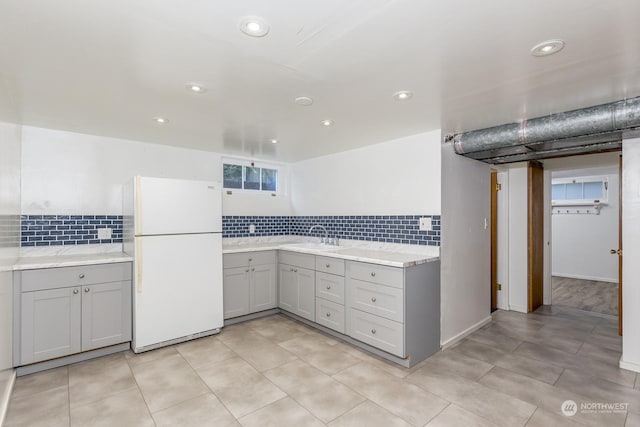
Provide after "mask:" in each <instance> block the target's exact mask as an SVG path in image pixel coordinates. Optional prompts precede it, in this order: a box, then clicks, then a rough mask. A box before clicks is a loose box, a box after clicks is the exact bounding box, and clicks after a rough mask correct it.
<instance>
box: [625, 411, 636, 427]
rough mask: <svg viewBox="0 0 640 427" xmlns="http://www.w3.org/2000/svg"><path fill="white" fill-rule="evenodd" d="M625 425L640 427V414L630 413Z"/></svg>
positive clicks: (627, 426)
mask: <svg viewBox="0 0 640 427" xmlns="http://www.w3.org/2000/svg"><path fill="white" fill-rule="evenodd" d="M624 427H640V415H636V414H629V415H627V421H626V423H625V425H624Z"/></svg>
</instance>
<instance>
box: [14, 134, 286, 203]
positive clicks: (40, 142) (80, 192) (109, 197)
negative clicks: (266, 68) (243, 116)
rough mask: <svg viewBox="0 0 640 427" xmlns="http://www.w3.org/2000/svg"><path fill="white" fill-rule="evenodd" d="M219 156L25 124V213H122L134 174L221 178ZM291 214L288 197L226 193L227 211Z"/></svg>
mask: <svg viewBox="0 0 640 427" xmlns="http://www.w3.org/2000/svg"><path fill="white" fill-rule="evenodd" d="M220 159H221V155H220V154H217V153H211V152H206V151H198V150H190V149H183V148H175V147H169V146H164V145H158V144H149V143H143V142H137V141H130V140H123V139H116V138H107V137H102V136H94V135H86V134H79V133H72V132H65V131H57V130H51V129H42V128H35V127H24V128H23V147H22V213H23V214H34V215H35V214H52V215H53V214H59V215H61V214H85V215H91V214H101V215H108V214H111V215H119V214H120V213H121V212H122V201H121V200H122V198H121V197H122V196H121V194H122V193H121V186H122V184H123V183H124V182H125V181H127V180H129V179H130V178H131V177H132V176H134V175H147V176H156V177H169V178H183V179H198V180H213V181H220V180H221V178H222V172H221V170H222V166H221V161H220ZM257 199H259V202H258V203H256V202H255V201H256V200H257ZM265 212H266V213H265ZM289 212H290V204H289V200H288V197H286V196H284V197H277V198H276V197H261V196H257V197H256V198H253V197H249V196H246V195H245V196H241V195H237V194H234V195H233V196H226V195H225V196H224V197H223V213H224V214H225V215H265V214H271V215H288V214H289Z"/></svg>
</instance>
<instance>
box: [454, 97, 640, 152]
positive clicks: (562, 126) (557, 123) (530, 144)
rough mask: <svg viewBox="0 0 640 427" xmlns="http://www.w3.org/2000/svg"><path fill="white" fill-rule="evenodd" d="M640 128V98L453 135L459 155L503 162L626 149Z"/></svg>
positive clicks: (455, 148)
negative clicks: (625, 139) (629, 135)
mask: <svg viewBox="0 0 640 427" xmlns="http://www.w3.org/2000/svg"><path fill="white" fill-rule="evenodd" d="M637 128H640V97H637V98H631V99H625V100H623V101H618V102H612V103H610V104H603V105H597V106H595V107H588V108H581V109H579V110H573V111H567V112H564V113H557V114H550V115H548V116H544V117H537V118H535V119H529V120H523V121H522V122H520V123H511V124H506V125H500V126H495V127H491V128H487V129H480V130H474V131H470V132H464V133H459V134H456V135H449V136H447V137H446V138H445V141H447V142H451V141H453V147H454V150H455V152H456V153H457V154H460V155H463V156H466V157H470V158H472V159H475V160H480V161H483V162H485V163H491V164H502V163H513V162H521V161H527V160H540V159H548V158H552V157H564V156H573V155H577V154H591V153H602V152H607V151H616V150H620V148H621V147H622V134H623V132H624V131H629V130H633V129H637Z"/></svg>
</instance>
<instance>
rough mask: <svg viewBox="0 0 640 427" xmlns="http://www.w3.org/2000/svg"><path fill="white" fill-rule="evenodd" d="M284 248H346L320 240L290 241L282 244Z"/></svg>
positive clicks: (328, 249) (315, 249) (330, 249)
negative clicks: (320, 241) (319, 241)
mask: <svg viewBox="0 0 640 427" xmlns="http://www.w3.org/2000/svg"><path fill="white" fill-rule="evenodd" d="M281 247H282V249H308V250H314V251H336V250H339V249H344V247H342V246H337V245H328V244H326V243H318V242H300V243H288V244H286V245H282V246H281Z"/></svg>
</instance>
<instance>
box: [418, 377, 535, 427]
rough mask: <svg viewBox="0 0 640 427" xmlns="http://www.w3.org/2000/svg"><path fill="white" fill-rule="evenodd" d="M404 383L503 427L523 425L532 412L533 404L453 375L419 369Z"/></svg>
mask: <svg viewBox="0 0 640 427" xmlns="http://www.w3.org/2000/svg"><path fill="white" fill-rule="evenodd" d="M407 381H410V382H412V383H413V384H416V385H418V386H419V387H421V388H422V389H424V390H426V391H429V392H431V393H433V394H435V395H438V396H440V397H442V398H444V399H446V400H448V401H450V402H453V403H455V404H456V405H458V406H460V407H461V408H463V409H465V410H467V411H470V412H472V413H474V414H475V415H477V416H480V417H482V418H483V419H486V420H488V421H490V422H492V423H494V424H497V425H503V426H505V427H510V426H518V425H520V426H522V425H524V424H525V423H526V422H527V420H528V419H529V417H530V416H531V414H533V412H534V411H535V409H536V408H535V405H532V404H530V403H527V402H525V401H522V400H519V399H517V398H515V397H513V396H510V395H508V394H504V393H501V392H500V391H497V390H492V389H490V388H487V387H485V386H483V385H481V384H479V383H478V382H476V381H472V380H470V379H467V378H462V377H460V376H457V375H452V374H449V375H447V374H440V373H436V372H431V371H428V370H424V368H423V369H421V370H419V371H417V372H414V373H413V374H411V375H409V376H408V377H407Z"/></svg>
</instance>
